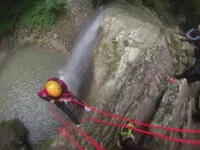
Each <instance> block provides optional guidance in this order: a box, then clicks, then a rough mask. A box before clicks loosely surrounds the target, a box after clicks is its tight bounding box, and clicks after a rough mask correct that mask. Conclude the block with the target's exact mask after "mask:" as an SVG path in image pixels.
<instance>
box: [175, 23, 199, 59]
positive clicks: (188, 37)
mask: <svg viewBox="0 0 200 150" xmlns="http://www.w3.org/2000/svg"><path fill="white" fill-rule="evenodd" d="M178 34H179V35H181V36H183V37H185V39H182V41H187V42H189V43H192V44H194V45H195V46H196V47H195V48H194V56H193V59H194V60H195V61H198V62H199V61H200V25H199V26H198V27H197V28H192V29H190V30H189V31H188V32H187V33H178Z"/></svg>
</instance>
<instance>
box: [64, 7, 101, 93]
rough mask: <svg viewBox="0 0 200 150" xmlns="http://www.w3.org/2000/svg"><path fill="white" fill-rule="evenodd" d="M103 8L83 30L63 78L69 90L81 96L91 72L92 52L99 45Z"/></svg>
mask: <svg viewBox="0 0 200 150" xmlns="http://www.w3.org/2000/svg"><path fill="white" fill-rule="evenodd" d="M102 14H103V8H100V9H99V10H98V11H97V13H96V15H95V16H94V18H93V19H92V21H91V22H89V24H88V25H87V26H86V27H85V28H84V29H83V32H82V33H81V34H80V35H79V37H78V39H77V40H76V42H75V44H74V46H73V48H72V52H73V54H72V56H71V59H70V60H69V61H68V62H67V65H66V68H65V69H64V72H63V75H62V78H64V80H65V81H66V83H67V84H68V86H69V89H70V90H72V91H73V92H74V93H76V94H77V95H79V94H80V93H79V90H81V88H82V87H84V86H85V85H86V84H87V83H86V82H88V78H89V77H90V73H89V72H90V71H91V68H90V66H91V61H92V51H93V50H94V49H95V47H96V45H97V43H98V29H99V27H100V23H101V18H102Z"/></svg>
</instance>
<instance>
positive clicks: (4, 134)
mask: <svg viewBox="0 0 200 150" xmlns="http://www.w3.org/2000/svg"><path fill="white" fill-rule="evenodd" d="M26 137H27V130H26V128H25V127H24V125H23V124H22V123H21V122H20V120H18V119H14V120H9V121H3V122H1V123H0V141H1V144H0V150H26V149H28V145H27V142H26Z"/></svg>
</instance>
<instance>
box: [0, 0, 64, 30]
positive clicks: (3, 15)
mask: <svg viewBox="0 0 200 150" xmlns="http://www.w3.org/2000/svg"><path fill="white" fill-rule="evenodd" d="M65 9H66V0H7V1H3V2H2V3H1V6H0V22H1V24H0V34H2V33H7V32H8V31H10V30H11V31H12V29H14V28H15V26H16V25H19V24H20V25H25V26H26V27H28V28H30V29H32V28H46V27H50V26H51V25H53V24H54V23H55V21H56V17H57V16H58V15H59V14H60V13H61V12H63V11H64V10H65Z"/></svg>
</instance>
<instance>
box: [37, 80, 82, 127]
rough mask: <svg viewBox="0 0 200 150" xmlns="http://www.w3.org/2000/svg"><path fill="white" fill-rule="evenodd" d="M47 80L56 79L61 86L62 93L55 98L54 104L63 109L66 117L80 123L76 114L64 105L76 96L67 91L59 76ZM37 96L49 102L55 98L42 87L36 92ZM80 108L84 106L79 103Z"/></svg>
mask: <svg viewBox="0 0 200 150" xmlns="http://www.w3.org/2000/svg"><path fill="white" fill-rule="evenodd" d="M48 81H56V82H58V83H59V84H60V85H61V88H62V95H61V96H60V97H58V98H56V101H55V104H56V106H57V107H58V108H60V109H61V110H62V111H64V112H65V113H66V114H67V115H68V117H69V118H70V119H71V120H72V121H73V122H74V123H75V124H76V125H78V124H80V122H79V121H78V119H77V118H76V116H75V115H74V114H73V112H72V111H71V110H69V109H68V108H67V107H66V104H67V102H69V101H71V100H78V98H77V97H76V96H74V95H73V94H72V93H71V92H70V91H68V88H67V85H66V84H65V82H64V81H63V80H60V79H59V78H50V79H49V80H48ZM38 96H39V97H40V98H42V99H44V100H46V101H48V102H50V101H51V100H52V99H54V100H55V98H54V97H51V96H50V95H49V94H48V93H47V91H46V88H45V87H44V88H43V89H42V90H41V91H39V92H38ZM61 98H64V99H66V100H60V99H61ZM79 102H80V101H79ZM79 106H80V107H81V108H82V109H84V106H81V105H79Z"/></svg>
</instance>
